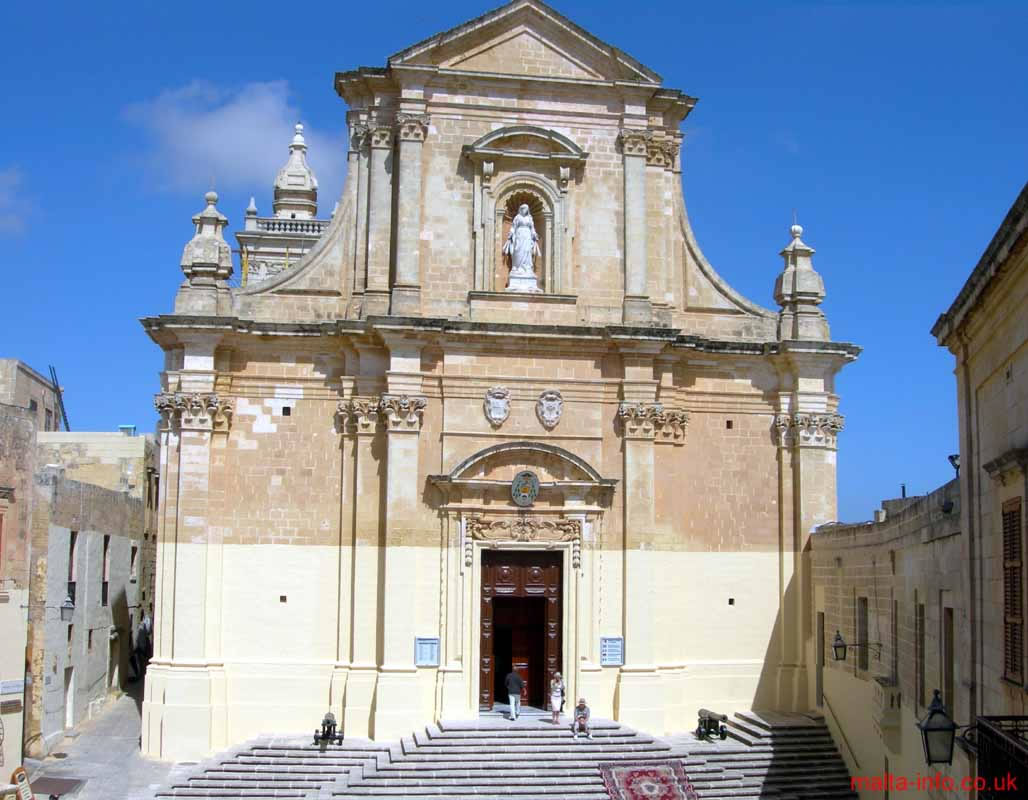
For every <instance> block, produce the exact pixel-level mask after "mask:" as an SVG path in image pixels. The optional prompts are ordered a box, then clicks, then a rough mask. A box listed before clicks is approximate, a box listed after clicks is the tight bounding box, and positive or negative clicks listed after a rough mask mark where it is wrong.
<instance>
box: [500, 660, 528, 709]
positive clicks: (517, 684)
mask: <svg viewBox="0 0 1028 800" xmlns="http://www.w3.org/2000/svg"><path fill="white" fill-rule="evenodd" d="M504 683H505V684H506V685H507V696H508V697H509V698H510V718H511V720H512V721H513V720H516V719H517V718H518V714H520V713H521V689H522V688H523V687H524V685H525V682H524V681H523V680H522V679H521V676H520V675H518V674H517V673H516V672H515V671H514V670H511V671H510V672H508V673H507V679H506V680H505V681H504Z"/></svg>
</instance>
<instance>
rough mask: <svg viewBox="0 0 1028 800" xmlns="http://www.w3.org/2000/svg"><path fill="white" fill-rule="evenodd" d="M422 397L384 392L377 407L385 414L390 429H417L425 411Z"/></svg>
mask: <svg viewBox="0 0 1028 800" xmlns="http://www.w3.org/2000/svg"><path fill="white" fill-rule="evenodd" d="M425 405H426V401H425V398H424V397H408V396H407V395H405V394H399V395H397V394H384V395H382V399H381V400H380V401H379V404H378V409H379V411H381V412H382V413H383V414H385V416H386V422H387V423H388V425H389V430H390V431H415V432H416V431H419V430H420V429H421V418H422V417H423V416H424V413H425Z"/></svg>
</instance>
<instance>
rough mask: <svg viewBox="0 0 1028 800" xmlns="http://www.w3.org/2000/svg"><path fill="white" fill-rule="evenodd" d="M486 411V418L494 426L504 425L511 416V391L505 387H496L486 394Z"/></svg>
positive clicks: (484, 406) (484, 403)
mask: <svg viewBox="0 0 1028 800" xmlns="http://www.w3.org/2000/svg"><path fill="white" fill-rule="evenodd" d="M482 407H483V408H484V409H485V417H486V419H488V420H489V422H490V423H491V424H493V425H496V426H499V425H502V424H503V422H504V420H506V419H507V417H509V416H510V389H507V388H506V387H504V386H494V387H493V388H492V389H490V390H489V391H487V392H486V393H485V401H484V402H483V404H482Z"/></svg>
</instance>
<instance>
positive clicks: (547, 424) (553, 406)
mask: <svg viewBox="0 0 1028 800" xmlns="http://www.w3.org/2000/svg"><path fill="white" fill-rule="evenodd" d="M563 413H564V398H563V397H561V396H560V392H558V391H557V390H556V389H547V390H546V391H545V392H543V393H542V394H541V395H539V399H538V400H537V401H536V404H535V414H536V416H537V417H539V421H540V422H541V423H542V424H543V427H544V428H546V429H547V430H549V429H551V428H555V427H556V426H557V423H558V422H560V415H561V414H563Z"/></svg>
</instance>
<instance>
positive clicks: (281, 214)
mask: <svg viewBox="0 0 1028 800" xmlns="http://www.w3.org/2000/svg"><path fill="white" fill-rule="evenodd" d="M272 207H273V208H274V211H275V216H276V217H278V218H279V219H311V218H313V217H315V216H317V213H318V179H317V178H315V177H314V172H313V170H311V168H310V165H309V164H308V163H307V142H306V141H304V138H303V125H300V124H299V123H297V125H296V133H295V135H294V136H293V141H292V142H291V143H290V145H289V160H288V161H287V162H286V164H285V166H284V167H282V169H280V170H279V171H278V176H277V177H276V178H275V200H274V202H273V203H272Z"/></svg>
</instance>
